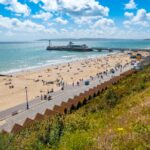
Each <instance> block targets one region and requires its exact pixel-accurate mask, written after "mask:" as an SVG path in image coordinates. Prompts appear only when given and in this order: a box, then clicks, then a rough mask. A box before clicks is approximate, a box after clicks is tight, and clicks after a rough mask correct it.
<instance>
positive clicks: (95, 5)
mask: <svg viewBox="0 0 150 150" xmlns="http://www.w3.org/2000/svg"><path fill="white" fill-rule="evenodd" d="M61 5H62V7H63V9H64V10H66V11H67V12H68V13H71V14H74V15H102V16H108V13H109V8H108V7H104V6H102V5H100V4H99V2H98V1H96V0H78V1H77V0H61Z"/></svg>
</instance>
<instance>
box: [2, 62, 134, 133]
mask: <svg viewBox="0 0 150 150" xmlns="http://www.w3.org/2000/svg"><path fill="white" fill-rule="evenodd" d="M130 69H132V66H131V65H130V64H129V65H128V66H126V67H125V68H123V69H118V70H117V71H116V72H115V73H114V74H112V73H109V74H107V75H103V79H101V78H100V77H97V76H95V77H94V78H93V79H89V81H90V85H88V86H86V85H84V82H85V81H81V82H80V85H79V86H77V85H75V86H72V85H65V87H64V90H63V91H62V90H58V91H56V92H53V93H50V94H49V95H50V96H52V100H50V101H48V100H40V98H36V99H34V100H32V101H30V102H29V106H30V109H29V110H26V103H24V104H21V105H18V106H15V107H13V108H10V109H8V110H5V111H2V112H0V119H1V120H4V121H5V124H3V125H0V130H1V129H5V130H6V131H8V132H10V131H11V129H12V126H13V125H14V124H15V123H18V124H20V125H22V124H23V123H24V121H25V119H26V118H27V117H29V118H31V119H34V117H35V115H36V114H37V113H41V114H44V112H45V110H46V109H47V108H48V109H53V107H54V106H55V105H61V103H62V102H67V101H68V99H69V98H73V97H74V96H77V95H79V94H80V93H83V92H85V91H87V90H89V89H90V88H93V87H96V86H97V85H98V84H100V83H103V82H105V81H108V80H110V79H111V78H112V77H113V76H119V75H120V74H121V73H123V72H125V71H128V70H130ZM15 111H17V112H18V114H17V115H15V116H12V113H13V112H15Z"/></svg>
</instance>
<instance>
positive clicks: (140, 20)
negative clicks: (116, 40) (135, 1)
mask: <svg viewBox="0 0 150 150" xmlns="http://www.w3.org/2000/svg"><path fill="white" fill-rule="evenodd" d="M125 16H130V17H129V19H128V20H126V21H124V22H123V23H124V25H125V26H126V27H130V26H132V25H140V26H143V27H148V26H149V25H150V13H148V12H146V10H145V9H139V10H137V13H136V14H135V15H134V14H133V13H127V12H126V13H125Z"/></svg>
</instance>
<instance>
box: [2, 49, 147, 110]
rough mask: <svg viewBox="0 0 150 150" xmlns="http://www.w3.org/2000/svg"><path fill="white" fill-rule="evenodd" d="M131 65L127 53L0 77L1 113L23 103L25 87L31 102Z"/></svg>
mask: <svg viewBox="0 0 150 150" xmlns="http://www.w3.org/2000/svg"><path fill="white" fill-rule="evenodd" d="M140 53H142V55H143V56H147V55H149V53H147V52H140ZM131 61H132V59H130V56H129V55H128V54H127V52H126V53H117V54H111V55H109V56H106V57H99V58H93V59H84V60H80V61H75V62H70V63H66V64H60V65H55V66H49V67H47V68H41V69H38V70H32V71H31V70H30V71H26V72H20V73H17V74H15V75H13V76H12V77H0V111H2V110H5V109H8V108H11V107H13V106H16V105H19V104H22V103H24V102H25V101H26V95H25V87H28V97H29V101H30V100H33V99H34V98H36V97H38V96H41V94H46V93H47V91H48V90H52V89H53V90H54V91H56V90H59V89H60V88H61V86H59V83H60V82H61V81H62V82H64V83H65V84H73V83H74V84H76V83H77V81H79V80H81V79H83V80H85V79H88V78H89V77H90V76H95V75H96V74H97V73H100V72H103V71H105V70H109V69H111V68H114V67H115V66H116V65H117V64H121V65H125V64H126V63H130V62H131ZM46 83H47V84H46Z"/></svg>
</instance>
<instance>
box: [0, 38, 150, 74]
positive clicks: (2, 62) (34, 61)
mask: <svg viewBox="0 0 150 150" xmlns="http://www.w3.org/2000/svg"><path fill="white" fill-rule="evenodd" d="M68 42H69V40H65V39H64V40H52V45H54V46H57V45H67V44H68ZM72 42H74V43H75V44H86V45H88V46H89V47H105V48H137V49H138V48H150V40H123V39H122V40H121V39H119V40H118V39H78V40H72ZM47 46H48V41H33V42H0V74H12V73H16V72H20V71H26V70H31V69H38V68H41V67H46V66H50V65H56V64H61V63H65V62H70V61H76V60H81V59H85V58H95V57H103V56H106V55H108V54H109V52H108V51H106V50H103V51H102V52H97V51H92V52H73V51H71V52H69V51H47V50H46V47H47ZM115 53H117V51H116V52H115Z"/></svg>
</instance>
